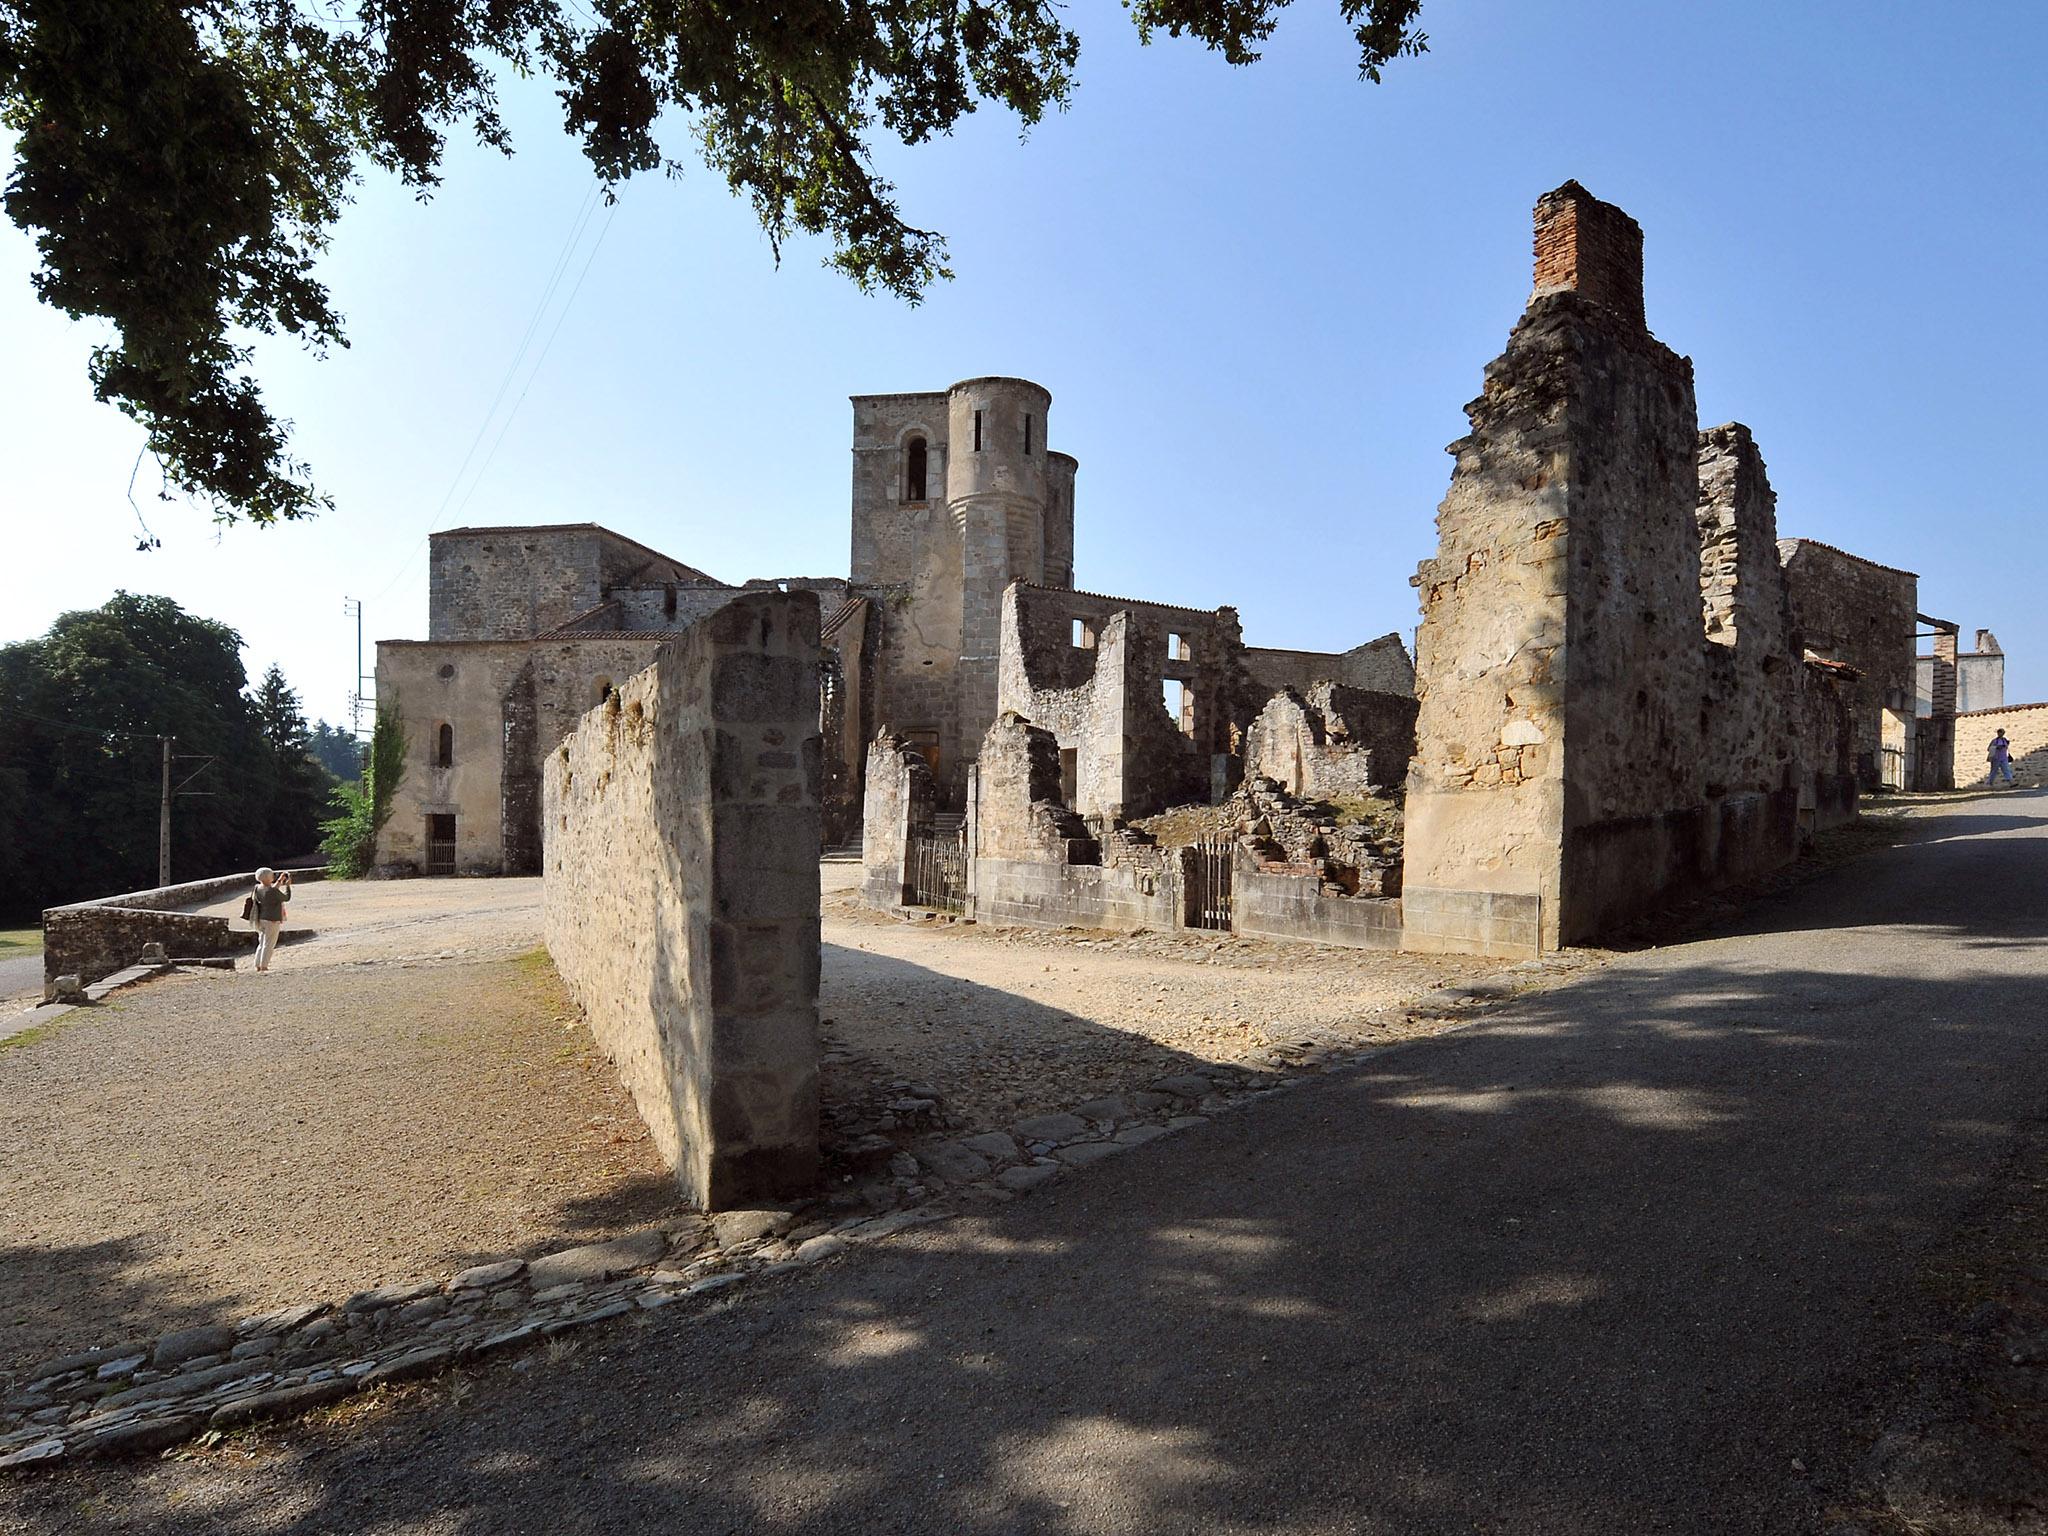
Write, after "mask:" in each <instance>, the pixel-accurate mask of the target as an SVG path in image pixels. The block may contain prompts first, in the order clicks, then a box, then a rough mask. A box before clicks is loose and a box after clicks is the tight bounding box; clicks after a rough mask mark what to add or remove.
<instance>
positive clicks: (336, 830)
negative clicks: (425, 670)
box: [320, 708, 409, 880]
mask: <svg viewBox="0 0 2048 1536" xmlns="http://www.w3.org/2000/svg"><path fill="white" fill-rule="evenodd" d="M408 745H409V743H408V742H407V740H406V731H405V726H404V724H403V723H402V722H401V721H400V720H399V718H398V712H397V711H396V710H392V709H382V708H380V709H379V710H378V711H377V723H376V725H375V726H373V727H372V728H371V731H370V750H369V751H368V752H367V753H365V754H364V761H363V779H362V782H361V783H360V784H340V785H337V786H336V787H335V790H334V795H333V799H332V801H331V802H330V803H331V804H332V806H333V808H334V811H335V815H334V818H333V819H332V820H331V821H326V822H323V823H321V830H322V831H324V832H325V833H326V837H325V838H324V839H323V840H322V841H321V844H320V850H321V852H323V853H325V854H326V855H327V867H328V868H329V869H330V870H331V871H332V872H333V873H334V874H335V875H336V876H338V877H340V878H342V879H345V880H353V879H355V878H357V877H358V876H360V875H364V874H367V873H368V872H369V869H370V866H371V865H372V864H374V863H375V862H376V860H377V834H378V833H379V832H381V831H383V830H384V823H385V822H387V821H389V820H390V819H391V803H392V800H393V799H394V798H395V797H396V796H397V794H398V786H399V785H401V784H403V783H404V782H405V754H406V748H407V747H408Z"/></svg>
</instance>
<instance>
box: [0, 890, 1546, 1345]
mask: <svg viewBox="0 0 2048 1536" xmlns="http://www.w3.org/2000/svg"><path fill="white" fill-rule="evenodd" d="M859 872H860V871H859V866H858V865H850V864H829V863H828V864H827V865H826V866H824V869H823V878H822V882H821V883H822V885H823V887H824V891H825V907H824V918H825V922H824V941H825V948H824V967H823V974H824V982H823V992H822V997H821V1005H822V1016H823V1019H824V1020H825V1025H824V1036H825V1044H826V1047H827V1055H826V1067H825V1075H824V1097H825V1106H826V1110H827V1113H828V1116H833V1115H834V1114H835V1112H836V1113H837V1117H838V1120H839V1122H840V1123H847V1122H848V1121H850V1120H851V1119H853V1118H857V1110H856V1108H855V1106H857V1105H858V1104H860V1103H865V1102H871V1101H885V1100H887V1099H889V1098H891V1097H900V1096H902V1094H904V1093H905V1092H915V1093H917V1094H920V1095H930V1096H932V1097H935V1098H936V1099H937V1100H938V1101H939V1103H940V1104H941V1105H942V1106H943V1109H942V1111H941V1113H940V1116H939V1118H938V1121H937V1126H939V1127H944V1128H948V1129H953V1130H960V1129H991V1128H998V1127H1003V1126H1006V1125H1009V1124H1010V1123H1012V1122H1014V1121H1015V1120H1017V1119H1019V1118H1021V1117H1022V1116H1025V1115H1029V1114H1036V1113H1040V1112H1044V1111H1049V1110H1056V1109H1068V1108H1071V1107H1073V1106H1074V1105H1076V1104H1079V1103H1082V1102H1084V1101H1086V1100H1088V1099H1092V1098H1096V1097H1100V1096H1103V1095H1106V1094H1109V1093H1112V1092H1118V1091H1127V1090H1130V1089H1133V1088H1138V1087H1143V1086H1144V1085H1145V1084H1147V1083H1149V1082H1151V1081H1153V1080H1155V1079H1157V1078H1159V1077H1162V1076H1167V1075H1172V1074H1175V1073H1180V1072H1187V1071H1191V1070H1197V1069H1199V1068H1200V1067H1201V1066H1203V1065H1205V1064H1210V1065H1214V1064H1229V1065H1238V1066H1245V1067H1249V1068H1251V1069H1253V1070H1262V1071H1263V1070H1271V1071H1274V1072H1276V1073H1277V1072H1282V1071H1284V1070H1285V1067H1286V1056H1287V1053H1288V1052H1289V1050H1290V1049H1291V1048H1292V1047H1294V1046H1295V1045H1297V1044H1300V1043H1302V1042H1305V1041H1315V1042H1319V1043H1329V1042H1332V1041H1337V1042H1357V1043H1372V1042H1380V1041H1392V1040H1396V1039H1400V1038H1404V1037H1406V1036H1408V1035H1411V1034H1415V1033H1420V1032H1427V1031H1432V1030H1436V1029H1440V1028H1443V1027H1445V1020H1446V1019H1447V1018H1455V1017H1456V1016H1457V1008H1456V1006H1455V1005H1454V1004H1453V1003H1451V1002H1449V1001H1447V1000H1446V999H1445V997H1444V995H1443V994H1442V993H1441V992H1439V991H1437V989H1439V988H1441V987H1442V986H1443V985H1444V984H1446V983H1451V982H1456V983H1461V984H1463V983H1474V982H1486V981H1488V980H1492V981H1493V982H1495V983H1496V985H1498V984H1501V983H1503V982H1505V983H1508V984H1513V985H1517V986H1519V985H1524V984H1535V983H1540V982H1541V981H1542V980H1543V979H1544V976H1545V974H1546V973H1548V972H1551V971H1555V970H1559V969H1571V968H1574V967H1576V966H1578V965H1581V964H1584V963H1586V962H1585V959H1584V957H1577V958H1573V957H1566V958H1565V959H1564V960H1562V961H1556V962H1546V963H1545V965H1543V966H1540V967H1509V966H1505V965H1503V964H1501V963H1499V962H1491V961H1471V960H1451V959H1434V958H1427V957H1421V956H1412V955H1398V954H1383V953H1365V952H1357V951H1346V950H1331V949H1316V948H1309V947H1306V946H1296V945H1277V944H1270V943H1266V942H1262V941H1256V940H1242V939H1234V938H1231V937H1229V936H1228V935H1222V934H1217V935H1195V934H1160V935H1140V936H1136V937H1128V938H1118V937H1110V936H1106V935H1089V934H1045V933H1036V932H1027V931H1021V930H993V929H988V928H983V927H979V926H976V925H970V924H959V923H950V922H941V921H931V922H913V923H905V922H901V921H898V920H896V919H893V918H889V917H885V916H881V915H878V914H874V913H869V912H865V911H862V910H861V909H859V908H858V907H857V906H855V905H854V903H853V895H852V888H853V886H854V884H855V883H856V882H857V880H858V878H859ZM238 906H239V897H234V898H229V899H228V900H226V901H224V902H223V903H221V904H219V909H221V910H233V909H234V908H236V907H238ZM292 919H293V922H294V924H295V925H303V926H306V927H309V928H311V929H313V930H315V933H316V936H315V937H312V938H310V939H308V940H306V941H304V942H300V943H295V944H290V945H288V946H287V947H286V948H285V949H284V950H283V951H282V952H281V953H280V955H279V958H278V962H277V966H276V968H275V969H274V970H273V971H272V972H271V973H270V974H269V975H266V976H257V975H255V974H253V973H252V972H249V971H247V970H242V971H236V972H233V973H218V972H215V973H204V974H194V975H182V976H175V977H169V978H164V979H160V980H157V981H152V982H148V983H145V984H143V985H141V986H139V987H136V988H133V989H130V990H128V991H126V992H123V993H119V994H116V995H115V997H114V998H112V999H110V1000H109V1001H108V1002H107V1003H105V1004H103V1005H101V1006H100V1007H98V1008H95V1009H92V1010H86V1011H81V1012H80V1013H77V1014H73V1015H70V1016H69V1017H68V1018H67V1019H65V1020H64V1021H62V1022H60V1023H59V1024H58V1025H57V1026H56V1027H54V1028H53V1029H50V1030H48V1031H44V1032H40V1033H38V1034H36V1035H32V1036H27V1037H18V1038H17V1039H16V1040H14V1041H12V1042H10V1043H9V1044H8V1045H7V1046H6V1047H4V1048H0V1166H4V1167H5V1169H6V1174H5V1184H6V1198H5V1200H4V1201H0V1375H4V1374H5V1373H6V1372H8V1371H13V1370H19V1369H20V1368H22V1367H24V1366H26V1365H29V1364H33V1363H34V1362H36V1361H39V1360H41V1359H44V1358H47V1357H49V1356H51V1355H54V1354H58V1353H62V1352H64V1351H67V1350H70V1349H74V1348H85V1347H88V1346H93V1345H98V1344H101V1343H112V1342H118V1341H119V1340H121V1339H123V1338H128V1337H136V1336H141V1335H146V1334H152V1333H155V1332H160V1331H162V1330H164V1329H166V1328H171V1327H177V1326H184V1325H187V1324H190V1323H194V1322H199V1321H215V1320H224V1319H232V1318H234V1317H238V1316H242V1315H247V1314H250V1313H254V1312H258V1311H262V1310H265V1309H267V1308H270V1307H274V1306H281V1305H286V1304H289V1303H294V1302H300V1301H310V1300H327V1299H334V1298H338V1297H340V1296H343V1295H346V1294H348V1293H349V1292H352V1291H354V1290H358V1289H362V1288H365V1287H368V1286H372V1285H376V1284H381V1283H387V1282H392V1281H398V1280H410V1279H415V1278H426V1277H431V1276H439V1275H445V1274H447V1273H449V1272H451V1271H453V1270H455V1269H458V1268H461V1267H462V1266H463V1265H465V1264H467V1263H471V1262H476V1261H480V1260H484V1259H491V1258H496V1257H499V1256H502V1255H505V1254H512V1253H519V1254H531V1253H535V1252H540V1251H545V1250H547V1249H549V1248H553V1247H559V1246H563V1245H564V1244H566V1243H569V1242H573V1241H578V1240H587V1239H589V1238H593V1237H597V1236H603V1235H609V1234H611V1233H614V1232H617V1231H621V1230H627V1229H630V1228H632V1227H634V1226H638V1225H644V1224H647V1223H650V1222H657V1221H660V1220H663V1219H665V1218H669V1217H673V1216H674V1215H676V1214H677V1213H678V1210H679V1207H678V1205H677V1203H676V1199H675V1196H674V1193H673V1186H672V1184H671V1183H670V1181H669V1179H668V1177H667V1174H666V1172H665V1170H664V1169H663V1168H662V1166H661V1164H660V1162H659V1160H658V1159H657V1158H656V1157H655V1155H654V1151H653V1148H652V1144H651V1142H650V1140H649V1139H648V1137H647V1135H646V1132H645V1130H644V1128H643V1127H642V1125H641V1123H640V1120H639V1118H638V1116H637V1115H636V1113H635V1112H634V1109H633V1106H632V1104H631V1102H630V1100H629V1099H628V1098H627V1096H626V1095H625V1093H624V1092H623V1091H622V1090H621V1089H620V1088H619V1087H618V1086H617V1083H616V1080H615V1079H614V1078H613V1076H612V1074H611V1072H610V1069H609V1067H608V1066H607V1064H606V1063H605V1062H604V1061H603V1060H602V1058H601V1057H600V1056H599V1055H598V1054H597V1053H596V1052H595V1051H594V1050H593V1048H592V1046H591V1043H590V1038H589V1036H588V1034H587V1033H586V1032H585V1031H584V1030H583V1029H582V1027H581V1025H580V1023H579V1022H578V1021H577V1019H576V1015H575V1009H574V1007H573V1005H572V1004H571V1003H570V1002H569V1000H568V999H567V997H566V995H565V994H564V992H563V991H562V988H561V984H560V982H559V981H558V980H557V979H556V978H555V977H554V975H553V972H552V971H551V970H550V969H549V968H548V967H547V966H546V964H545V962H544V960H540V959H538V958H536V957H533V951H534V949H535V946H536V945H537V944H538V942H539V939H540V887H539V882H538V881H535V880H419V881H405V882H388V883H385V882H380V883H360V884H339V883H337V884H328V883H325V882H319V883H314V884H309V885H307V886H305V887H304V888H303V889H302V890H301V891H300V893H299V894H298V897H297V899H296V900H295V901H294V903H293V906H292ZM522 956H525V957H529V958H525V959H522V958H520V957H522ZM1432 994H1434V998H1435V1001H1434V1004H1432V1003H1431V1002H1430V998H1431V996H1432ZM1418 1004H1420V1006H1417V1005H1418Z"/></svg>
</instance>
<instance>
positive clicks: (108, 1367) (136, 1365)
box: [92, 1355, 149, 1381]
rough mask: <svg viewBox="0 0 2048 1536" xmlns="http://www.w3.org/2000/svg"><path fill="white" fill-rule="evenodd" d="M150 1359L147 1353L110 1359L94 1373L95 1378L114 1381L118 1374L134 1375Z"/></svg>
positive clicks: (96, 1379)
mask: <svg viewBox="0 0 2048 1536" xmlns="http://www.w3.org/2000/svg"><path fill="white" fill-rule="evenodd" d="M148 1359H149V1356H147V1355H125V1356H123V1357H122V1358H121V1359H119V1360H109V1361H108V1362H107V1363H106V1364H105V1365H103V1366H101V1367H100V1368H99V1369H98V1370H96V1371H94V1372H93V1373H92V1374H93V1380H95V1381H112V1380H113V1379H114V1378H115V1377H116V1376H133V1375H134V1374H135V1373H136V1372H137V1371H138V1370H140V1369H141V1368H142V1365H143V1362H144V1361H146V1360H148Z"/></svg>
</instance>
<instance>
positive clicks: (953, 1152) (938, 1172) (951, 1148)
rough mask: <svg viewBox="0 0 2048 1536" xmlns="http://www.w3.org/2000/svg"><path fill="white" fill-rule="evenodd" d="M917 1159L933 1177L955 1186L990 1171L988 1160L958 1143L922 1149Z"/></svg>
mask: <svg viewBox="0 0 2048 1536" xmlns="http://www.w3.org/2000/svg"><path fill="white" fill-rule="evenodd" d="M917 1158H918V1161H919V1162H920V1163H922V1164H923V1165H924V1167H925V1168H926V1169H927V1170H928V1171H929V1172H930V1173H931V1174H932V1176H933V1177H935V1178H940V1179H944V1180H946V1181H947V1182H948V1183H953V1184H964V1183H966V1182H967V1181H968V1180H970V1179H978V1178H980V1177H982V1176H983V1175H984V1174H986V1173H987V1172H988V1170H989V1161H988V1159H987V1158H985V1157H983V1156H982V1155H981V1154H980V1153H978V1152H971V1151H969V1150H968V1149H967V1148H966V1147H964V1146H962V1145H961V1144H960V1143H959V1142H957V1141H945V1142H940V1143H939V1144H938V1145H937V1146H933V1147H921V1148H919V1149H918V1154H917Z"/></svg>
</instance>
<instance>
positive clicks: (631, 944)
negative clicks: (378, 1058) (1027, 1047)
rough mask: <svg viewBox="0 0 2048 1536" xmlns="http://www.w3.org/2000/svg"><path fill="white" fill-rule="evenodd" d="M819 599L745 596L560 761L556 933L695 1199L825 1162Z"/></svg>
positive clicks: (707, 1200)
mask: <svg viewBox="0 0 2048 1536" xmlns="http://www.w3.org/2000/svg"><path fill="white" fill-rule="evenodd" d="M817 679H818V603H817V598H816V597H815V595H813V594H810V593H787V594H785V593H760V594H748V595H746V596H744V597H741V598H739V599H737V600H735V601H734V602H733V603H731V604H729V605H727V606H726V607H724V608H723V609H721V610H720V611H719V612H717V613H715V614H713V615H712V616H711V617H709V618H707V619H705V620H704V621H703V622H702V623H700V624H697V625H695V626H693V627H692V628H691V629H690V630H689V631H687V632H686V633H685V634H684V635H683V636H681V637H680V638H679V639H677V640H675V641H673V642H671V643H669V644H667V645H665V646H663V647H662V648H661V649H660V651H659V652H658V653H657V655H656V657H655V660H654V663H653V664H652V665H651V666H650V667H648V668H647V669H646V670H645V671H643V672H640V673H637V674H635V675H633V676H631V677H628V678H624V679H621V680H620V682H619V685H618V687H617V689H616V691H615V692H614V693H613V694H612V695H611V696H610V697H608V698H607V699H606V701H605V702H604V703H603V704H601V705H599V706H598V707H597V708H595V709H593V710H592V711H590V712H589V713H588V714H587V715H585V716H584V717H583V719H582V721H581V722H580V723H579V724H578V726H577V727H576V729H575V731H574V732H572V733H571V734H570V736H569V737H568V738H567V739H566V740H565V741H563V742H562V744H561V746H560V747H559V748H558V749H556V750H555V751H553V752H552V753H550V755H549V758H548V763H547V774H546V782H545V790H544V797H545V798H544V814H545V817H546V825H547V834H548V835H547V852H546V868H545V883H544V916H545V931H546V936H547V945H548V950H549V953H550V954H552V955H553V957H554V960H555V964H556V966H557V968H558V969H559V970H560V971H561V974H562V978H563V980H564V982H566V983H567V985H568V987H569V989H570V991H571V992H572V993H573V994H574V995H575V997H576V999H577V1001H578V1002H579V1003H580V1004H581V1005H582V1007H583V1010H584V1013H585V1015H586V1017H587V1019H588V1021H589V1025H590V1029H591V1033H592V1036H593V1037H594V1038H595V1039H596V1040H597V1042H598V1043H599V1044H600V1045H601V1046H602V1047H603V1048H604V1050H605V1052H606V1053H607V1054H608V1055H609V1056H610V1057H611V1058H612V1060H613V1062H614V1063H615V1064H616V1066H617V1068H618V1071H619V1075H620V1078H621V1080H622V1081H623V1082H624V1083H625V1085H626V1086H627V1088H628V1089H629V1090H630V1091H631V1092H632V1094H633V1098H634V1102H635V1103H636V1104H637V1105H638V1107H639V1109H640V1113H641V1116H642V1118H643V1119H645V1120H646V1122H647V1125H648V1128H649V1130H650V1131H651V1132H652V1133H653V1136H654V1141H655V1145H656V1146H657V1148H658V1149H659V1150H660V1152H661V1155H662V1157H663V1159H664V1160H665V1161H666V1162H667V1163H668V1164H669V1166H670V1167H671V1168H672V1169H674V1170H675V1174H676V1177H677V1180H678V1182H679V1183H680V1184H681V1185H682V1187H683V1189H684V1190H685V1192H686V1193H687V1194H688V1195H689V1196H690V1198H691V1199H693V1200H694V1201H696V1202H698V1203H699V1204H701V1205H704V1206H705V1207H707V1208H710V1209H719V1208H723V1207H728V1206H732V1205H735V1204H740V1203H744V1202H746V1201H749V1200H755V1199H773V1198H784V1197H788V1196H792V1195H797V1194H802V1193H805V1192H807V1191H808V1190H809V1189H810V1187H811V1185H812V1184H813V1183H814V1182H815V1179H816V1175H817V1165H818V1017H817V996H818V938H819V918H818V853H819V827H818V787H819V775H820V768H821V765H820V743H819V739H818V725H817V721H818V680H817Z"/></svg>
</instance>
